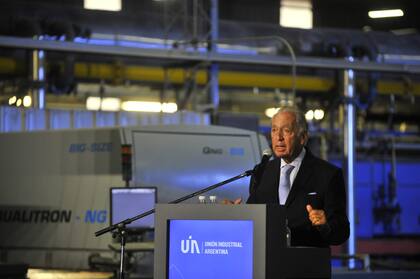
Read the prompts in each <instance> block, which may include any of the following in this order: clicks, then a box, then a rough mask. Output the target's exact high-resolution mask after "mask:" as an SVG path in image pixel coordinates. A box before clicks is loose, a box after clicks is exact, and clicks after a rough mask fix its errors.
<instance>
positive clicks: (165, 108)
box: [162, 103, 178, 113]
mask: <svg viewBox="0 0 420 279" xmlns="http://www.w3.org/2000/svg"><path fill="white" fill-rule="evenodd" d="M177 110H178V105H177V104H175V103H163V104H162V112H166V113H174V112H176V111H177Z"/></svg>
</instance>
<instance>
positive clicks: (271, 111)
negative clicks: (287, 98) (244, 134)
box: [265, 108, 279, 118]
mask: <svg viewBox="0 0 420 279" xmlns="http://www.w3.org/2000/svg"><path fill="white" fill-rule="evenodd" d="M278 111H279V109H278V108H268V109H266V110H265V115H266V116H267V117H268V118H273V116H274V115H275V114H276V113H277V112H278Z"/></svg>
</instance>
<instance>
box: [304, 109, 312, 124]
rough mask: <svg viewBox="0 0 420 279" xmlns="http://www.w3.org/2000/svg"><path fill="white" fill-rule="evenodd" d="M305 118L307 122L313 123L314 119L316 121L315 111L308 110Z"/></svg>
mask: <svg viewBox="0 0 420 279" xmlns="http://www.w3.org/2000/svg"><path fill="white" fill-rule="evenodd" d="M305 118H306V120H307V121H312V120H313V119H314V111H313V110H311V109H310V110H308V111H307V112H306V113H305Z"/></svg>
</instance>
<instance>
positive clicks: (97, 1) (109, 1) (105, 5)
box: [84, 0, 121, 12]
mask: <svg viewBox="0 0 420 279" xmlns="http://www.w3.org/2000/svg"><path fill="white" fill-rule="evenodd" d="M84 8H85V9H87V10H102V11H113V12H118V11H121V0H84Z"/></svg>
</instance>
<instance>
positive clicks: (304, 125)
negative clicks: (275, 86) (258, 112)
mask: <svg viewBox="0 0 420 279" xmlns="http://www.w3.org/2000/svg"><path fill="white" fill-rule="evenodd" d="M281 112H291V113H293V114H294V115H295V117H296V124H297V128H298V134H299V135H303V134H308V122H306V118H305V114H303V112H302V111H301V110H300V109H298V108H297V107H295V106H281V107H279V110H278V111H277V112H276V114H274V116H273V118H274V117H276V116H277V115H278V114H279V113H281Z"/></svg>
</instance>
